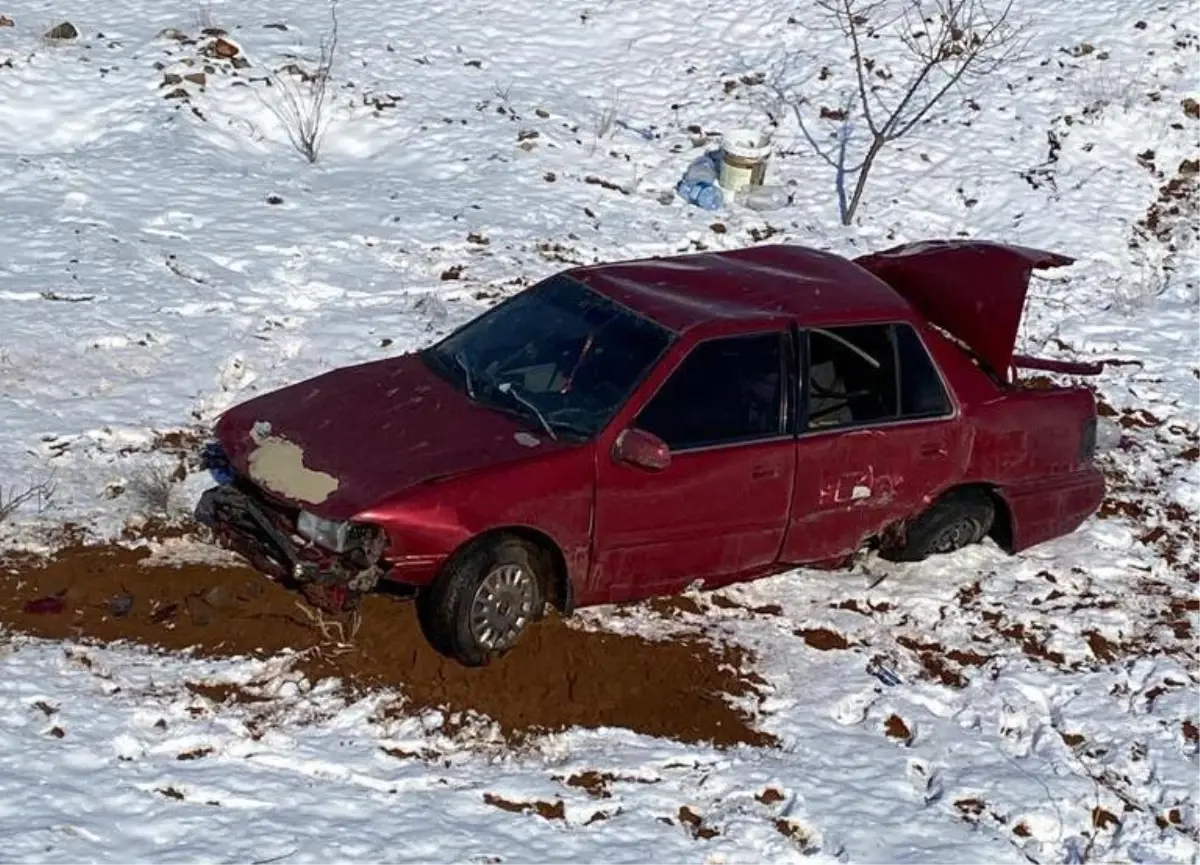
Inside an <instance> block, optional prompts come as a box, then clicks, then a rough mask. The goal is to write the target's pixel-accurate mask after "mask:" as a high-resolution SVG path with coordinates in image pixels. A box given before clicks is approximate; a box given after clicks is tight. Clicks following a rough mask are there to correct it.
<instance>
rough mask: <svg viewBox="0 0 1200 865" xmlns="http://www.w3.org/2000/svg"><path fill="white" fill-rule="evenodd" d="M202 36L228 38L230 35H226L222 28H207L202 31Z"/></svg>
mask: <svg viewBox="0 0 1200 865" xmlns="http://www.w3.org/2000/svg"><path fill="white" fill-rule="evenodd" d="M200 35H202V36H218V37H220V36H228V35H229V34H228V33H226V32H225V31H224V30H222V29H221V28H220V27H205V28H204V29H203V30H201V31H200Z"/></svg>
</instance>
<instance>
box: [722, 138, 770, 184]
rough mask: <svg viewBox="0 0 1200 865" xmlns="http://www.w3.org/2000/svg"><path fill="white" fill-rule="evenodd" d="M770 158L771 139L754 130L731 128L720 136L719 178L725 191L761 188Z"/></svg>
mask: <svg viewBox="0 0 1200 865" xmlns="http://www.w3.org/2000/svg"><path fill="white" fill-rule="evenodd" d="M770 155H771V136H770V135H769V134H768V133H766V132H759V131H758V130H756V129H733V130H730V131H729V132H728V133H727V134H725V135H723V136H721V179H720V184H721V186H722V188H724V189H741V188H742V187H743V186H762V182H763V178H764V177H765V176H766V173H767V157H768V156H770Z"/></svg>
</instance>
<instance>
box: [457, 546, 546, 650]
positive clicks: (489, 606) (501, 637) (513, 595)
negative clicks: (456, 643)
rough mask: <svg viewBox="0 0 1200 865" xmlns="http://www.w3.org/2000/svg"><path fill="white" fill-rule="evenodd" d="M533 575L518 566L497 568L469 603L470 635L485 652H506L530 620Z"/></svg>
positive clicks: (490, 573) (487, 577) (489, 574)
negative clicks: (503, 650)
mask: <svg viewBox="0 0 1200 865" xmlns="http://www.w3.org/2000/svg"><path fill="white" fill-rule="evenodd" d="M534 595H535V592H534V583H533V574H531V573H530V572H529V571H528V570H527V569H526V568H524V567H522V566H521V565H512V564H509V565H497V566H496V567H495V568H493V569H492V570H491V571H490V572H489V573H488V575H487V576H486V577H484V578H483V582H482V583H480V584H479V588H478V589H477V590H476V592H475V597H474V599H473V600H472V601H471V634H472V635H473V636H474V637H475V640H476V642H478V643H479V645H480V647H481V648H483V649H486V650H488V651H498V650H501V649H507V648H509V647H510V646H512V645H513V643H515V642H516V641H517V638H518V637H519V636H521V631H522V630H524V628H525V625H526V624H528V622H529V620H530V618H532V617H533V599H534Z"/></svg>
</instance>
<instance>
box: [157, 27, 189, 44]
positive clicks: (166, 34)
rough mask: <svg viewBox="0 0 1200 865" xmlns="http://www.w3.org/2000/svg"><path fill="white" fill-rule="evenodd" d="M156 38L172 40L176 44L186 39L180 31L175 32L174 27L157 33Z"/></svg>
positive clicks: (184, 34) (185, 35)
mask: <svg viewBox="0 0 1200 865" xmlns="http://www.w3.org/2000/svg"><path fill="white" fill-rule="evenodd" d="M158 38H159V39H173V40H175V41H176V42H182V41H183V40H184V39H187V38H188V37H187V34H186V33H184V32H183V31H182V30H176V29H175V28H174V27H168V28H166V29H165V30H159V31H158Z"/></svg>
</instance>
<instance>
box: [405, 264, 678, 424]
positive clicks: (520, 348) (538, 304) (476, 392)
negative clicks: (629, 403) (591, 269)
mask: <svg viewBox="0 0 1200 865" xmlns="http://www.w3.org/2000/svg"><path fill="white" fill-rule="evenodd" d="M672 336H673V335H672V333H671V331H669V330H667V329H666V328H664V327H662V326H661V325H658V324H656V323H654V322H653V321H650V320H649V319H647V318H644V317H643V316H640V315H638V314H636V313H634V312H633V311H631V310H629V309H627V308H625V307H623V306H621V305H619V304H617V303H614V302H613V301H612V300H610V299H609V298H607V297H605V296H604V295H602V294H599V293H597V292H595V291H592V290H591V289H590V288H588V287H587V286H585V285H583V283H581V282H578V281H576V280H574V279H572V278H570V277H568V276H564V275H562V274H560V275H557V276H552V277H550V278H549V279H547V280H544V281H543V282H540V283H538V284H537V285H535V286H533V287H532V288H529V289H526V290H525V291H523V292H521V293H520V294H518V295H517V296H516V297H514V298H513V299H512V300H509V301H507V302H505V303H502V304H500V305H499V306H497V307H495V308H494V309H492V310H489V311H488V312H486V313H484V314H483V315H481V316H480V317H479V318H477V319H475V320H474V321H472V322H470V323H469V324H467V325H466V326H465V327H463V328H462V329H461V330H459V331H457V332H455V333H453V334H451V335H450V336H448V337H447V338H446V339H444V340H442V341H441V342H440V343H438V344H437V345H434V346H432V347H431V348H429V349H427V350H426V351H425V353H424V354H425V357H426V359H427V360H428V361H429V362H431V363H432V364H433V365H434V366H435V367H436V368H437V369H438V370H439V371H441V372H442V374H443V375H445V376H449V377H450V378H452V379H453V380H454V381H455V382H457V383H458V385H459V386H460V387H461V388H462V390H463V391H464V392H465V393H467V395H468V396H470V397H471V398H472V399H474V400H476V401H478V402H481V403H484V404H486V405H490V406H492V407H494V408H498V409H501V410H504V411H508V412H513V413H516V414H520V415H522V416H525V417H528V418H529V419H530V420H531V421H532V422H533V424H534V425H535V426H537V427H538V428H539V429H542V430H545V432H546V433H547V434H548V435H551V436H552V437H558V436H560V435H565V436H572V437H591V436H592V435H595V434H596V433H597V432H598V431H599V430H600V429H601V428H602V427H603V426H604V425H605V424H606V423H608V421H609V419H610V418H611V417H612V416H613V415H614V414H615V413H616V411H617V409H618V408H619V407H620V406H621V404H622V403H623V402H624V401H625V399H626V398H627V397H628V396H629V395H630V393H632V391H633V389H634V388H635V387H636V386H637V384H638V382H640V381H641V380H642V378H643V376H645V375H646V373H647V372H648V371H649V369H650V367H651V366H652V365H653V364H654V362H655V361H656V360H657V359H658V358H659V356H660V355H661V354H662V353H663V351H664V350H665V349H666V347H667V346H668V345H669V344H670V342H671V339H672Z"/></svg>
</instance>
